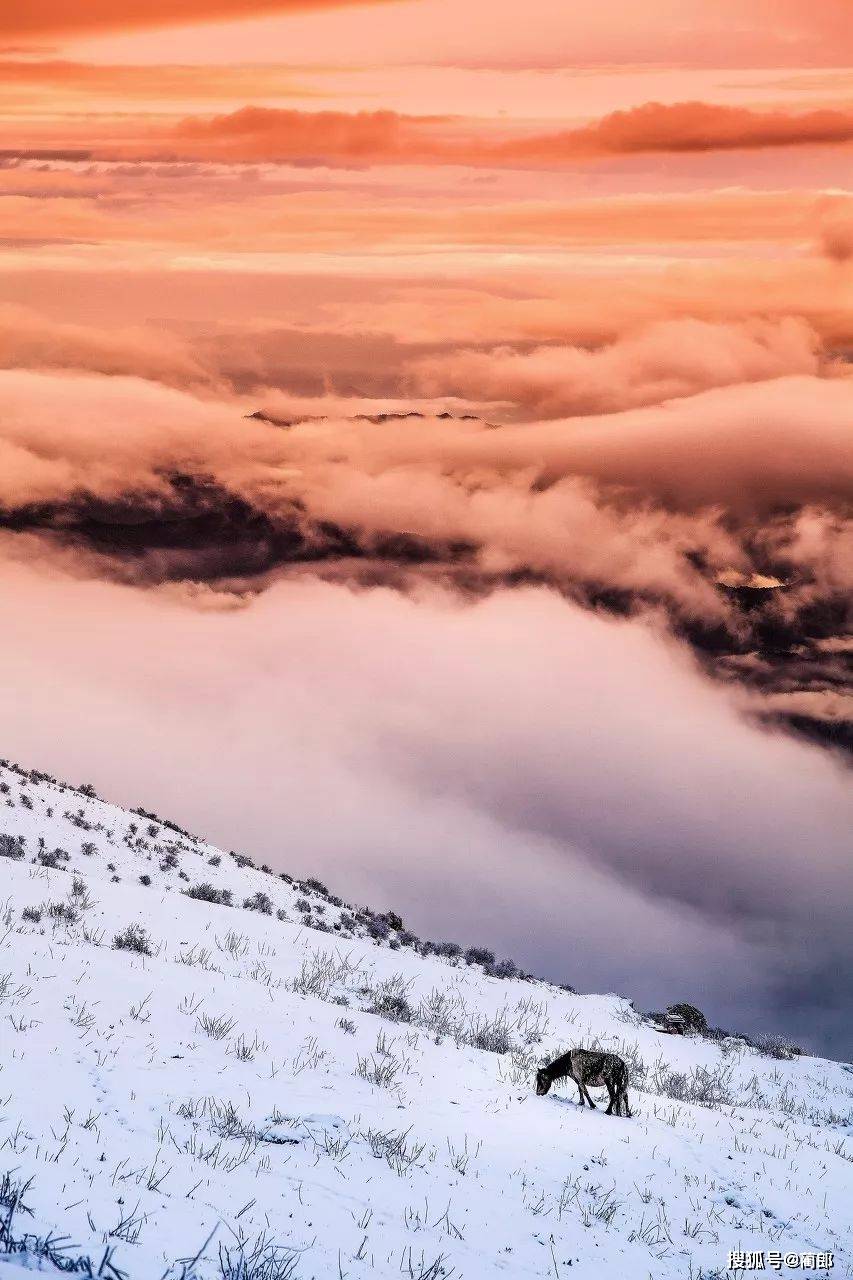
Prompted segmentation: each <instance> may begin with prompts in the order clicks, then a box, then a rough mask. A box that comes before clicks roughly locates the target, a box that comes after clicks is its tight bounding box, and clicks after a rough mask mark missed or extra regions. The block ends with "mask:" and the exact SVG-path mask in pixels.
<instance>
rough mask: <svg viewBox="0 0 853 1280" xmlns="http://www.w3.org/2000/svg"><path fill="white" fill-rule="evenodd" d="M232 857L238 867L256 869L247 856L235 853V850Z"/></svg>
mask: <svg viewBox="0 0 853 1280" xmlns="http://www.w3.org/2000/svg"><path fill="white" fill-rule="evenodd" d="M231 857H232V858H233V859H234V861H235V863H236V864H237V866H238V867H254V865H255V864H254V862H253V861H252V859H251V858H250V857H249V856H248V855H247V854H245V853H235V852H234V850H233V849H232V850H231Z"/></svg>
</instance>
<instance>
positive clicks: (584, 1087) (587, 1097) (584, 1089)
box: [583, 1085, 598, 1111]
mask: <svg viewBox="0 0 853 1280" xmlns="http://www.w3.org/2000/svg"><path fill="white" fill-rule="evenodd" d="M583 1091H584V1093H585V1094H586V1100H587V1102H588V1103H589V1105H590V1106H591V1107H592V1109H593V1111H597V1110H598V1108H597V1107H596V1105H595V1103H594V1102H593V1100H592V1098H591V1097H590V1096H589V1089H587V1087H586V1085H584V1086H583Z"/></svg>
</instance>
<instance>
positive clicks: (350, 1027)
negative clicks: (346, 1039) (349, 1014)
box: [335, 1018, 355, 1036]
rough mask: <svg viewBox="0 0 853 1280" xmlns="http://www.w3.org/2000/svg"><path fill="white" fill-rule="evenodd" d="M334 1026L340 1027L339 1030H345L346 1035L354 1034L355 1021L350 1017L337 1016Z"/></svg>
mask: <svg viewBox="0 0 853 1280" xmlns="http://www.w3.org/2000/svg"><path fill="white" fill-rule="evenodd" d="M335 1026H336V1027H340V1029H341V1031H343V1032H345V1033H346V1034H347V1035H348V1036H354V1035H355V1023H354V1022H353V1020H352V1018H338V1020H337V1022H336V1023H335Z"/></svg>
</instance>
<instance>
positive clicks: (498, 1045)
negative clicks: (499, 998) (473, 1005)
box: [464, 1013, 513, 1053]
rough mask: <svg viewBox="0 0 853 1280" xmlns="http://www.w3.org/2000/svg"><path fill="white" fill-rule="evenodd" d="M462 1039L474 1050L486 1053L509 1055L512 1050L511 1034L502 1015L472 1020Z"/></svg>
mask: <svg viewBox="0 0 853 1280" xmlns="http://www.w3.org/2000/svg"><path fill="white" fill-rule="evenodd" d="M464 1039H465V1041H466V1043H467V1044H470V1045H473V1047H474V1048H475V1049H485V1050H486V1052H487V1053H509V1051H510V1050H511V1049H512V1047H513V1044H512V1034H511V1031H510V1028H509V1026H508V1024H507V1021H506V1018H505V1016H504V1014H503V1013H497V1014H495V1016H494V1018H487V1017H477V1018H474V1019H473V1020H472V1022H471V1024H470V1026H469V1027H468V1029H467V1031H466V1032H465V1035H464Z"/></svg>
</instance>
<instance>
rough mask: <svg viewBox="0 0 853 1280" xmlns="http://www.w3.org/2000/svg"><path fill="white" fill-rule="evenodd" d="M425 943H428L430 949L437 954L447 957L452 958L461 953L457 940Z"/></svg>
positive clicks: (425, 944)
mask: <svg viewBox="0 0 853 1280" xmlns="http://www.w3.org/2000/svg"><path fill="white" fill-rule="evenodd" d="M427 945H429V947H430V950H431V951H434V952H435V954H436V955H437V956H447V957H448V958H449V959H451V960H453V959H455V958H456V957H457V956H461V955H462V948H461V947H460V945H459V943H458V942H431V943H429V944H427V943H424V946H425V947H426V946H427Z"/></svg>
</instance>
